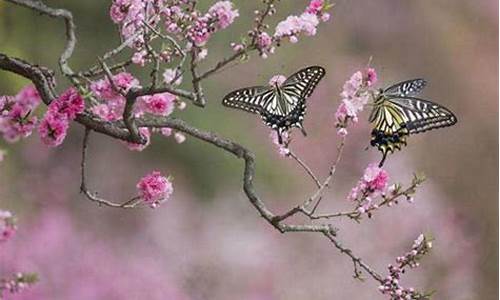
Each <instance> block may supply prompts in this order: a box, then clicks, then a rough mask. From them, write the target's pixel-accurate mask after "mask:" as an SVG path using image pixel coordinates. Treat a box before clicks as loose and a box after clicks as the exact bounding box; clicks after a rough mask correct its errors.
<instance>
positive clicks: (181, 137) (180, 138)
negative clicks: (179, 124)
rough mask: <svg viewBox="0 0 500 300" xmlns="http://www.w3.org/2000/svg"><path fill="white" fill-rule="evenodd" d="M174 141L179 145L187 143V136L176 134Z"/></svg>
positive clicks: (180, 133)
mask: <svg viewBox="0 0 500 300" xmlns="http://www.w3.org/2000/svg"><path fill="white" fill-rule="evenodd" d="M174 139H175V141H176V142H177V143H178V144H182V143H184V142H185V141H186V136H185V135H184V134H183V133H182V132H176V133H174Z"/></svg>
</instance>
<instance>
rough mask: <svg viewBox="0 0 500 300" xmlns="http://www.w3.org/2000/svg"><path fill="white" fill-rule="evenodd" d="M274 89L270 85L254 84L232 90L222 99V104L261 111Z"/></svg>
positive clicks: (245, 109)
mask: <svg viewBox="0 0 500 300" xmlns="http://www.w3.org/2000/svg"><path fill="white" fill-rule="evenodd" d="M273 94H274V91H273V89H272V88H270V87H263V86H253V87H248V88H242V89H239V90H235V91H232V92H231V93H229V94H227V95H226V96H225V97H224V99H222V105H224V106H227V107H231V108H237V109H241V110H244V111H247V112H251V113H261V112H262V109H263V106H262V104H263V103H265V102H266V101H268V99H269V98H270V97H272V96H273Z"/></svg>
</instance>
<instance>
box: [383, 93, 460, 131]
mask: <svg viewBox="0 0 500 300" xmlns="http://www.w3.org/2000/svg"><path fill="white" fill-rule="evenodd" d="M388 101H389V102H390V103H391V104H393V105H394V107H395V108H397V109H398V110H399V111H400V113H401V115H402V116H404V117H403V118H404V119H405V122H403V124H404V126H405V128H406V129H407V130H408V131H409V133H410V134H415V133H421V132H425V131H427V130H431V129H436V128H441V127H448V126H452V125H454V124H455V123H457V117H456V116H455V114H453V112H451V111H450V110H449V109H447V108H446V107H444V106H442V105H439V104H436V103H434V102H431V101H428V100H423V99H419V98H415V97H394V98H389V99H388ZM403 124H401V125H403Z"/></svg>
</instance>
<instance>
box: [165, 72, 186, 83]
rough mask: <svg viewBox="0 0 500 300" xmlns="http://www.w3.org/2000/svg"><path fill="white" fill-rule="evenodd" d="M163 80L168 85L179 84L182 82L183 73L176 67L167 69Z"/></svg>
mask: <svg viewBox="0 0 500 300" xmlns="http://www.w3.org/2000/svg"><path fill="white" fill-rule="evenodd" d="M163 81H164V82H165V84H167V85H179V84H181V83H182V75H180V74H178V72H177V71H176V70H174V69H165V72H163Z"/></svg>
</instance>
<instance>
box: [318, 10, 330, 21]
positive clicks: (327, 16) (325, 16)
mask: <svg viewBox="0 0 500 300" xmlns="http://www.w3.org/2000/svg"><path fill="white" fill-rule="evenodd" d="M320 18H321V21H323V22H328V21H329V20H330V14H329V13H327V12H326V13H323V14H321V17H320Z"/></svg>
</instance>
